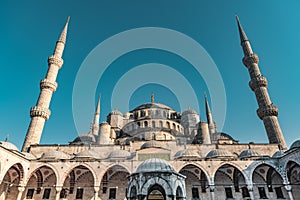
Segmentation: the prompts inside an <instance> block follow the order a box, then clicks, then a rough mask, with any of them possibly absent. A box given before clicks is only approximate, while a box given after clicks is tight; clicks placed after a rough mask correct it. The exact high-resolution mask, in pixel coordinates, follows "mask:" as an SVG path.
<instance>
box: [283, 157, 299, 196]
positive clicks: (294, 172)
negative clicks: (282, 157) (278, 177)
mask: <svg viewBox="0 0 300 200" xmlns="http://www.w3.org/2000/svg"><path fill="white" fill-rule="evenodd" d="M286 174H287V178H288V181H289V184H290V185H291V186H292V194H293V196H294V199H300V185H299V183H300V164H299V163H296V162H295V161H288V162H287V164H286Z"/></svg>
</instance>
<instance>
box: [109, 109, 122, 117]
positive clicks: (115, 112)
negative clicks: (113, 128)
mask: <svg viewBox="0 0 300 200" xmlns="http://www.w3.org/2000/svg"><path fill="white" fill-rule="evenodd" d="M109 115H121V116H123V114H122V113H121V112H120V111H119V110H118V109H116V110H113V111H111V112H110V113H109Z"/></svg>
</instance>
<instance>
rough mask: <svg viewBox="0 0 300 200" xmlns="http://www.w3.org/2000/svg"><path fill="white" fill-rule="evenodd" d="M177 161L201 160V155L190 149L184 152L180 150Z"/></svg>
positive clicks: (176, 157)
mask: <svg viewBox="0 0 300 200" xmlns="http://www.w3.org/2000/svg"><path fill="white" fill-rule="evenodd" d="M174 158H175V159H199V158H200V155H199V154H198V153H197V152H195V151H193V150H190V149H184V150H180V151H178V152H177V153H176V154H175V156H174Z"/></svg>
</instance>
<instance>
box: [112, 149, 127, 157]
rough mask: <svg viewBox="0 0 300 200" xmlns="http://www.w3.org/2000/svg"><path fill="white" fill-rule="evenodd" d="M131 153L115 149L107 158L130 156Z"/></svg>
mask: <svg viewBox="0 0 300 200" xmlns="http://www.w3.org/2000/svg"><path fill="white" fill-rule="evenodd" d="M130 156H131V153H130V152H128V151H125V150H122V149H117V150H113V151H112V152H111V153H110V154H109V155H108V156H107V158H128V157H130Z"/></svg>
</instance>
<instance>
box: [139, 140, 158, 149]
mask: <svg viewBox="0 0 300 200" xmlns="http://www.w3.org/2000/svg"><path fill="white" fill-rule="evenodd" d="M147 148H161V145H160V144H159V143H158V141H155V140H150V141H148V142H145V143H144V144H143V145H142V146H141V149H147Z"/></svg>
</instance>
